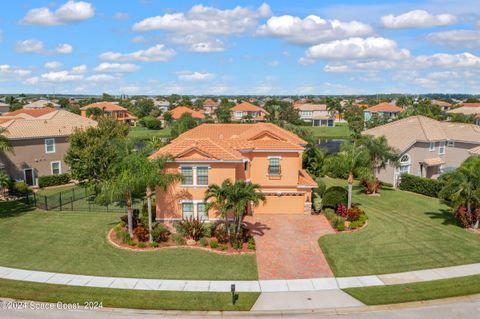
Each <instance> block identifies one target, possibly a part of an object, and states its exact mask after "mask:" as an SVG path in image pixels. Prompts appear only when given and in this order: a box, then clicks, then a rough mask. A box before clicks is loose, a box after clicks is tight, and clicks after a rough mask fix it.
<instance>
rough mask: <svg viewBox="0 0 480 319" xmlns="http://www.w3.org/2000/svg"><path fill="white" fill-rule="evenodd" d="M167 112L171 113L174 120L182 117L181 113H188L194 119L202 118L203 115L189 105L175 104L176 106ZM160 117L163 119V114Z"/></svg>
mask: <svg viewBox="0 0 480 319" xmlns="http://www.w3.org/2000/svg"><path fill="white" fill-rule="evenodd" d="M168 113H170V114H172V117H173V119H174V120H178V119H179V118H181V117H182V115H183V114H185V113H190V114H191V115H192V117H193V118H196V119H204V118H205V115H203V114H202V113H200V112H198V111H195V110H193V109H191V108H189V107H186V106H177V107H176V108H174V109H172V110H170V111H168ZM160 118H161V119H163V115H160Z"/></svg>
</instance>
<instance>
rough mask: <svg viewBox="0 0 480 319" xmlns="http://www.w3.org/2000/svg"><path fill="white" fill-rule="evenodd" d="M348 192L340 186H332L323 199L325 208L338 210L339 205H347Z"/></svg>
mask: <svg viewBox="0 0 480 319" xmlns="http://www.w3.org/2000/svg"><path fill="white" fill-rule="evenodd" d="M347 196H348V192H347V190H346V189H345V188H343V187H340V186H332V187H330V188H328V189H327V190H326V191H325V194H323V198H322V205H323V207H328V208H333V209H337V206H338V205H339V204H346V203H347Z"/></svg>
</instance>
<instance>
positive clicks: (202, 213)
mask: <svg viewBox="0 0 480 319" xmlns="http://www.w3.org/2000/svg"><path fill="white" fill-rule="evenodd" d="M197 217H198V219H200V220H207V219H208V212H207V205H206V204H205V203H197Z"/></svg>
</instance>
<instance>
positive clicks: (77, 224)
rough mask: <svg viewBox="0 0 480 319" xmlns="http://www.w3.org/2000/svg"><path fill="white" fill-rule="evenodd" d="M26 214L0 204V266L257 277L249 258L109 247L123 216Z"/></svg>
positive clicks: (107, 273)
mask: <svg viewBox="0 0 480 319" xmlns="http://www.w3.org/2000/svg"><path fill="white" fill-rule="evenodd" d="M28 210H29V208H28V207H27V206H25V205H23V204H21V203H18V202H17V203H5V202H2V203H0V233H1V234H2V236H1V239H0V244H1V247H2V253H1V254H0V266H5V267H18V268H23V269H31V270H43V271H51V272H62V273H72V274H84V275H96V276H111V277H136V278H158V279H198V280H200V279H211V280H255V279H257V267H256V260H255V256H254V255H236V256H225V255H220V254H215V253H209V252H204V251H200V250H194V249H188V248H178V249H164V250H158V251H146V252H133V251H126V250H122V249H118V248H116V247H114V246H112V245H111V244H109V243H108V241H107V232H108V231H109V230H110V229H111V228H112V227H113V226H115V224H117V222H118V221H119V217H120V216H121V215H122V213H112V212H109V213H99V212H41V211H28Z"/></svg>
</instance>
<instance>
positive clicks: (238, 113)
mask: <svg viewBox="0 0 480 319" xmlns="http://www.w3.org/2000/svg"><path fill="white" fill-rule="evenodd" d="M242 116H243V112H242V111H235V117H236V118H240V117H242Z"/></svg>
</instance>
